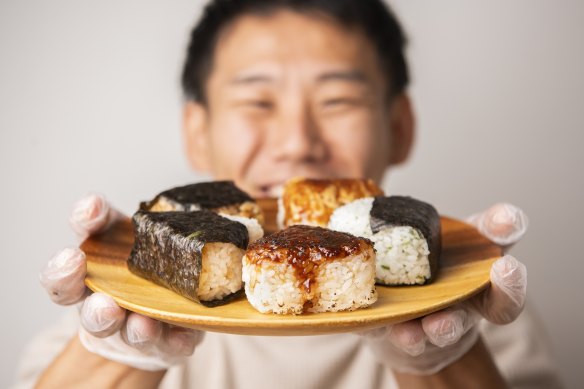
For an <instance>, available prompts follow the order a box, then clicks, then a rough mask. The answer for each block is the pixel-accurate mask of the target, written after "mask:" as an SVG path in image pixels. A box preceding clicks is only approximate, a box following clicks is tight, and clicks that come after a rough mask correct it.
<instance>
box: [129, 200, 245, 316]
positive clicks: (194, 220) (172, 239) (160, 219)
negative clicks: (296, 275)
mask: <svg viewBox="0 0 584 389" xmlns="http://www.w3.org/2000/svg"><path fill="white" fill-rule="evenodd" d="M132 222H133V225H134V234H135V241H134V247H133V248H132V252H131V254H130V257H129V259H128V268H129V269H130V271H132V272H133V273H135V274H137V275H139V276H141V277H143V278H146V279H148V280H150V281H153V282H155V283H156V284H159V285H162V286H164V287H166V288H169V289H171V290H173V291H175V292H176V293H178V294H180V295H181V296H184V297H186V298H188V299H191V300H193V301H200V302H201V303H202V304H203V305H206V306H216V305H220V304H223V303H226V302H228V301H230V300H232V299H233V298H234V297H236V296H237V295H238V292H240V291H241V290H242V287H243V284H242V280H241V267H242V263H241V258H242V257H243V255H244V253H245V249H246V248H247V245H248V243H249V234H248V230H247V228H246V226H245V225H243V224H242V223H239V222H236V221H233V220H230V219H227V218H225V217H222V216H220V215H218V214H216V213H214V212H211V211H207V210H202V211H194V212H145V211H138V212H136V213H135V214H134V216H133V217H132Z"/></svg>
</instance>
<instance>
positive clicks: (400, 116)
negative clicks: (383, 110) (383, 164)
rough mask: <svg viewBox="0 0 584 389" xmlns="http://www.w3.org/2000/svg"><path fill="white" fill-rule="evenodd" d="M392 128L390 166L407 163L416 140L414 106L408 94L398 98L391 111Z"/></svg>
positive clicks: (395, 99) (392, 104)
mask: <svg viewBox="0 0 584 389" xmlns="http://www.w3.org/2000/svg"><path fill="white" fill-rule="evenodd" d="M389 115H390V117H389V125H390V127H391V129H390V130H391V153H390V160H389V164H390V165H399V164H401V163H403V162H405V161H406V160H407V159H408V157H409V155H410V152H411V150H412V146H413V144H414V138H415V121H414V113H413V111H412V104H411V102H410V98H409V96H408V95H407V94H405V93H402V94H400V95H398V96H396V97H395V98H394V99H393V100H392V103H391V106H390V109H389Z"/></svg>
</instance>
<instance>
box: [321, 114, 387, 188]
mask: <svg viewBox="0 0 584 389" xmlns="http://www.w3.org/2000/svg"><path fill="white" fill-rule="evenodd" d="M324 128H325V131H324V132H323V133H324V134H325V135H324V137H326V142H327V144H328V145H329V150H330V154H331V162H332V164H333V165H334V166H335V169H336V170H339V169H343V170H344V174H343V175H346V176H349V175H350V176H354V177H370V178H373V179H380V178H381V177H380V175H381V174H382V173H383V170H384V169H385V166H386V163H385V161H387V153H388V152H389V139H388V131H386V130H384V129H383V125H382V123H380V121H379V120H375V118H374V117H373V116H372V115H369V114H358V115H352V116H351V117H346V118H342V119H341V118H339V119H338V120H330V121H329V122H328V123H327V124H326V125H325V126H324Z"/></svg>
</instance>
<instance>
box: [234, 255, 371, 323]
mask: <svg viewBox="0 0 584 389" xmlns="http://www.w3.org/2000/svg"><path fill="white" fill-rule="evenodd" d="M243 281H244V283H245V293H246V295H247V299H248V301H249V302H250V304H251V305H252V306H253V307H254V308H256V309H257V310H258V311H260V312H262V313H270V312H273V313H279V314H300V313H303V312H337V311H343V310H350V311H352V310H355V309H358V308H361V307H367V306H369V305H371V304H373V303H375V301H377V292H376V290H375V253H374V251H373V250H371V249H369V250H367V251H365V252H362V253H359V254H357V255H354V256H350V257H347V258H343V259H340V260H336V261H329V262H325V263H323V264H322V265H320V266H319V267H318V270H317V272H316V274H315V282H314V284H313V285H312V287H311V290H310V292H309V293H308V292H306V290H305V289H304V288H303V287H302V285H301V282H302V280H299V279H298V278H297V275H296V271H295V269H294V267H293V266H290V265H288V264H286V263H281V262H272V261H262V262H261V263H260V264H258V265H256V264H252V263H250V262H249V261H248V259H247V256H244V257H243Z"/></svg>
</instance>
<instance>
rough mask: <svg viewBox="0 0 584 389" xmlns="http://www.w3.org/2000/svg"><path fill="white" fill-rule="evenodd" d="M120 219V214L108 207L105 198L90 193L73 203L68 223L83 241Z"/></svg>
mask: <svg viewBox="0 0 584 389" xmlns="http://www.w3.org/2000/svg"><path fill="white" fill-rule="evenodd" d="M120 217H121V214H120V212H118V211H117V210H116V209H114V208H112V207H110V205H109V203H108V201H107V200H106V198H105V196H103V195H102V194H97V193H92V194H89V195H87V196H85V197H83V198H81V199H80V200H79V201H77V203H75V205H74V206H73V211H72V212H71V217H70V218H69V223H70V224H71V228H72V229H73V231H74V232H75V233H76V234H77V236H78V237H79V238H80V239H85V238H87V237H88V236H91V235H93V234H96V233H98V232H101V231H104V230H106V229H107V228H108V227H110V226H111V225H112V224H113V223H114V222H115V221H116V220H118V219H119V218H120Z"/></svg>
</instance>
